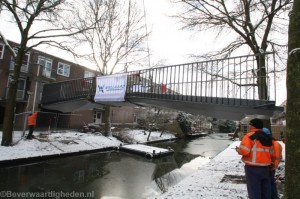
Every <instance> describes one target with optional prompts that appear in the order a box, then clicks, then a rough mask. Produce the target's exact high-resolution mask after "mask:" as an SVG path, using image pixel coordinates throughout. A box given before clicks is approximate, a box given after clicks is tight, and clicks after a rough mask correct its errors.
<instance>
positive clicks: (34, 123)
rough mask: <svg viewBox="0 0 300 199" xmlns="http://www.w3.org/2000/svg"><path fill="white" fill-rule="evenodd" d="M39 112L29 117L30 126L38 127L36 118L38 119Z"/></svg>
mask: <svg viewBox="0 0 300 199" xmlns="http://www.w3.org/2000/svg"><path fill="white" fill-rule="evenodd" d="M37 114H38V112H34V113H32V114H31V115H28V117H27V120H28V126H35V125H36V118H37Z"/></svg>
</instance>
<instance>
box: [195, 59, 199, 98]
mask: <svg viewBox="0 0 300 199" xmlns="http://www.w3.org/2000/svg"><path fill="white" fill-rule="evenodd" d="M198 70H199V63H197V65H196V79H195V81H196V82H195V83H196V84H195V100H196V102H198V95H197V93H198Z"/></svg>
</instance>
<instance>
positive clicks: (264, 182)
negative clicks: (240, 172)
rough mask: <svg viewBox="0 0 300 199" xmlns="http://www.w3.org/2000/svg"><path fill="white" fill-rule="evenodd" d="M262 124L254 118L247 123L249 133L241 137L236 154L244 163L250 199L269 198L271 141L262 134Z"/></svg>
mask: <svg viewBox="0 0 300 199" xmlns="http://www.w3.org/2000/svg"><path fill="white" fill-rule="evenodd" d="M262 128H263V122H262V120H261V119H258V118H255V119H252V120H251V121H250V122H249V132H248V133H247V134H246V135H245V136H244V137H243V139H242V141H241V144H240V146H239V147H236V151H237V153H238V154H240V155H242V161H243V162H244V163H245V175H246V183H247V191H248V196H249V198H250V199H258V198H259V199H270V198H271V178H270V165H271V164H272V155H273V154H272V153H274V152H273V147H272V139H271V137H270V136H268V135H266V134H265V133H263V132H262Z"/></svg>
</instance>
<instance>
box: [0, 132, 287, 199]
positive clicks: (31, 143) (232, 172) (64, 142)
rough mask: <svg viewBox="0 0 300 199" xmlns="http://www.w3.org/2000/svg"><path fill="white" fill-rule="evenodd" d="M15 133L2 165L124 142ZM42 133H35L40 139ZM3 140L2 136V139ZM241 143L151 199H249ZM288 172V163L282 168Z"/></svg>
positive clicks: (138, 139) (1, 152) (0, 157)
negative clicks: (29, 136) (239, 149)
mask: <svg viewBox="0 0 300 199" xmlns="http://www.w3.org/2000/svg"><path fill="white" fill-rule="evenodd" d="M18 134H19V135H20V136H21V134H22V132H15V134H14V137H15V138H17V140H19V141H18V142H17V143H16V144H15V145H14V146H10V147H4V146H0V162H1V161H4V160H12V159H18V158H28V157H37V156H43V155H53V154H62V153H70V152H79V151H86V150H94V149H101V148H105V147H116V146H120V144H121V142H120V141H119V140H117V139H116V138H114V137H105V136H102V135H101V134H88V133H79V132H74V131H68V132H60V133H51V134H49V135H46V136H43V138H40V139H39V140H37V139H32V140H26V139H20V138H19V139H18V136H17V135H18ZM39 134H40V133H39V132H35V133H34V135H35V136H36V137H38V135H39ZM123 134H127V137H129V138H130V139H131V140H134V142H133V143H143V142H146V141H147V137H148V133H145V132H144V131H142V130H128V131H124V132H123ZM171 138H174V136H173V135H172V134H168V133H164V134H163V135H162V136H161V135H160V132H152V133H151V136H150V138H149V140H150V141H155V140H163V139H171ZM0 139H2V132H1V135H0ZM239 143H240V142H239V141H235V142H233V143H232V144H231V145H230V146H229V147H228V148H226V149H225V150H224V151H223V152H221V153H220V154H218V155H217V156H216V157H215V158H213V159H212V160H210V161H208V163H206V164H205V165H199V168H198V170H197V171H195V172H194V173H192V174H191V175H190V176H188V177H186V178H185V179H184V180H182V181H181V182H179V183H178V184H176V185H175V186H173V187H171V188H169V189H168V191H167V192H166V193H164V194H162V195H152V196H151V197H148V198H149V199H154V198H155V199H178V198H180V199H190V198H205V199H219V198H224V199H225V198H226V199H228V198H232V199H233V198H234V199H236V198H247V190H246V185H245V183H243V178H244V167H243V163H242V162H241V160H240V158H241V157H240V156H239V155H238V154H237V153H236V151H235V150H234V148H235V146H237V145H239ZM281 144H282V146H283V158H284V159H285V146H284V144H283V143H281ZM280 167H281V168H284V162H282V163H281V165H280Z"/></svg>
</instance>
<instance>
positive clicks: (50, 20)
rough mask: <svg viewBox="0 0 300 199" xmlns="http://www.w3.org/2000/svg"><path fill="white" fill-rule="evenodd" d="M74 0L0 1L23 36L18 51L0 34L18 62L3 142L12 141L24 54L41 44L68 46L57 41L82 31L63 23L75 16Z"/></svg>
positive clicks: (10, 84) (4, 125) (7, 143)
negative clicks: (73, 13)
mask: <svg viewBox="0 0 300 199" xmlns="http://www.w3.org/2000/svg"><path fill="white" fill-rule="evenodd" d="M72 3H74V1H72V2H70V3H69V2H68V1H67V0H54V1H47V0H35V1H34V0H20V1H15V0H1V1H0V7H1V13H0V14H1V15H6V16H10V17H11V22H12V23H13V24H15V25H16V27H17V29H18V31H19V34H20V38H21V39H20V43H19V48H18V50H17V52H15V51H14V50H13V49H12V48H11V46H10V45H9V43H8V42H7V40H6V39H5V35H3V34H0V40H2V41H4V43H5V47H6V49H8V50H9V52H10V54H11V56H12V57H13V61H14V63H15V66H14V71H13V75H12V78H11V81H10V83H9V91H8V97H7V100H6V107H5V113H4V121H3V137H2V142H1V145H4V146H9V145H10V144H11V142H12V131H13V118H14V114H15V113H14V109H15V106H16V93H17V86H18V79H19V76H20V69H21V66H22V60H23V57H24V55H25V54H26V53H27V52H29V51H30V50H31V49H32V48H34V47H37V46H39V45H42V44H47V45H52V46H56V47H60V48H65V44H66V42H65V43H64V42H58V41H57V39H58V38H61V37H69V36H71V35H74V34H77V33H79V32H82V31H83V30H82V29H80V30H79V29H77V28H76V29H75V27H72V26H65V25H64V24H63V22H64V19H67V18H68V17H71V16H72V15H71V14H72V9H73V7H72V5H73V4H72ZM75 4H76V3H75ZM29 44H30V45H29Z"/></svg>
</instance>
